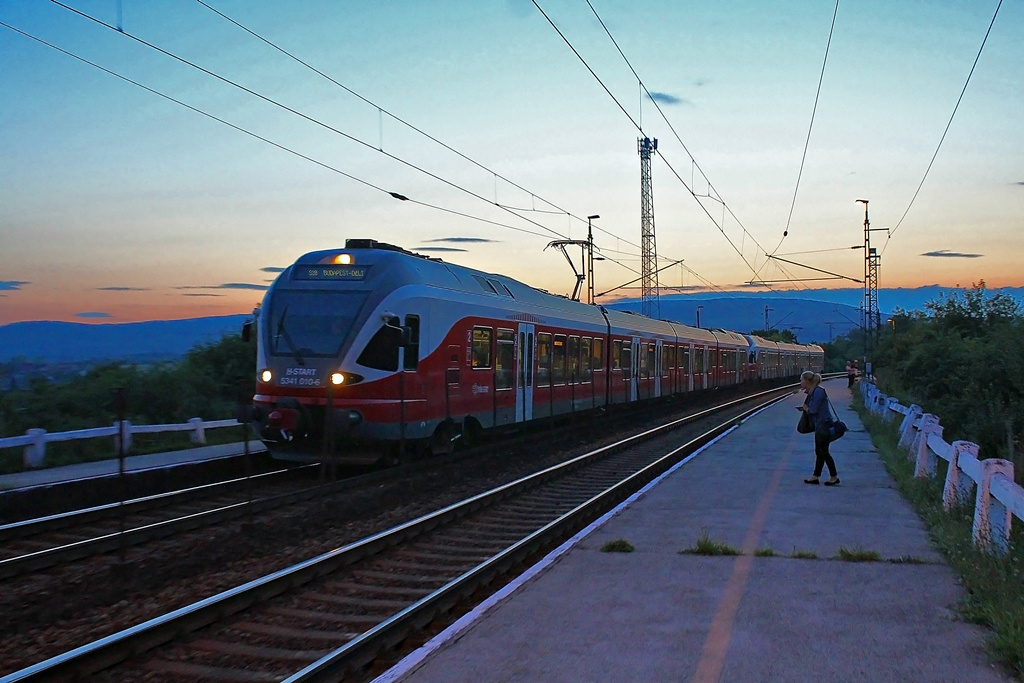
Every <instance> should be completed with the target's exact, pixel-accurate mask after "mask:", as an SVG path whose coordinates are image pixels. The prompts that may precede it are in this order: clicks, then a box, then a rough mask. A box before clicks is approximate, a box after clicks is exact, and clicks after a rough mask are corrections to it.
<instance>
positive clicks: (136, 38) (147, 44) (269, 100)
mask: <svg viewBox="0 0 1024 683" xmlns="http://www.w3.org/2000/svg"><path fill="white" fill-rule="evenodd" d="M50 1H51V2H52V3H53V4H56V5H58V6H59V7H62V8H64V9H66V10H68V11H70V12H72V13H74V14H77V15H79V16H81V17H83V18H85V19H88V20H90V21H92V22H94V23H96V24H99V25H100V26H103V27H105V28H107V29H110V30H112V31H116V32H117V33H120V34H121V35H124V36H126V37H128V38H130V39H132V40H134V41H135V42H138V43H139V44H141V45H144V46H145V47H148V48H150V49H152V50H155V51H156V52H159V53H161V54H163V55H165V56H167V57H170V58H172V59H174V60H176V61H178V62H181V63H183V64H185V65H187V66H189V67H191V68H193V69H196V70H198V71H200V72H202V73H205V74H207V75H209V76H211V77H213V78H216V79H217V80H220V81H222V82H224V83H226V84H228V85H231V86H232V87H235V88H237V89H239V90H241V91H243V92H245V93H247V94H250V95H252V96H254V97H257V98H259V99H261V100H263V101H265V102H267V103H269V104H272V105H274V106H276V107H279V108H281V109H283V110H285V111H287V112H289V113H291V114H294V115H296V116H299V117H300V118H302V119H304V120H307V121H309V122H311V123H314V124H316V125H318V126H321V127H323V128H325V129H327V130H329V131H331V132H334V133H336V134H338V135H341V136H342V137H345V138H346V139H349V140H351V141H352V142H355V143H357V144H360V145H362V146H364V147H366V148H367V149H370V150H372V151H376V152H378V153H380V154H383V155H384V156H386V157H388V158H390V159H392V160H394V161H397V162H399V163H401V164H403V165H405V166H407V167H409V168H412V169H414V170H416V171H419V172H420V173H423V174H425V175H427V176H429V177H431V178H434V179H435V180H438V181H440V182H442V183H444V184H446V185H449V186H450V187H453V188H455V189H458V190H460V191H462V192H464V193H466V194H469V195H471V196H472V197H474V198H476V199H478V200H480V201H483V202H486V203H487V204H490V205H492V206H496V207H497V208H500V209H502V210H504V211H506V212H508V213H510V214H512V215H514V216H516V217H517V218H520V219H521V220H524V221H526V222H528V223H531V224H533V225H535V226H537V227H539V228H541V229H543V230H545V231H547V232H549V233H551V234H553V235H555V236H556V237H560V238H562V239H566V236H565V235H563V234H562V233H560V232H558V231H556V230H553V229H552V228H549V227H548V226H546V225H544V224H542V223H539V222H537V221H534V220H532V219H530V218H527V217H526V216H522V215H520V214H519V213H517V212H516V211H515V210H513V209H512V208H510V207H508V206H505V205H502V204H499V203H497V202H492V201H491V200H489V199H487V198H486V197H484V196H482V195H480V194H479V193H476V192H474V191H472V190H470V189H468V188H465V187H463V186H461V185H458V184H457V183H454V182H452V181H449V180H447V179H445V178H443V177H441V176H439V175H437V174H435V173H432V172H431V171H428V170H426V169H424V168H422V167H420V166H417V165H416V164H413V163H411V162H409V161H407V160H405V159H402V158H401V157H399V156H397V155H394V154H392V153H390V152H387V151H384V150H383V149H381V148H379V147H374V146H373V145H372V144H370V143H368V142H366V141H364V140H361V139H359V138H357V137H355V136H353V135H351V134H349V133H346V132H345V131H342V130H339V129H337V128H334V127H333V126H330V125H329V124H326V123H324V122H322V121H319V120H318V119H315V118H313V117H311V116H308V115H306V114H303V113H302V112H300V111H298V110H295V109H293V108H291V107H289V106H287V105H285V104H282V103H280V102H277V101H276V100H274V99H272V98H270V97H267V96H266V95H263V94H261V93H259V92H257V91H255V90H253V89H251V88H248V87H246V86H244V85H241V84H240V83H236V82H235V81H232V80H231V79H229V78H226V77H224V76H221V75H220V74H217V73H215V72H213V71H211V70H209V69H206V68H205V67H202V66H200V65H198V64H195V63H194V62H191V61H189V60H187V59H185V58H183V57H180V56H178V55H176V54H174V53H172V52H170V51H168V50H165V49H163V48H161V47H159V46H158V45H155V44H153V43H150V42H148V41H146V40H144V39H142V38H140V37H139V36H136V35H134V34H132V33H129V32H127V31H124V30H121V29H118V28H117V27H114V26H111V25H110V24H107V23H106V22H104V21H102V20H100V19H98V18H96V17H93V16H91V15H89V14H87V13H84V12H82V11H80V10H77V9H75V8H73V7H70V6H68V5H66V4H64V3H62V2H60V0H50ZM201 4H203V5H204V6H206V7H209V8H210V9H211V11H214V12H216V10H214V9H213V8H212V7H210V6H209V5H206V3H201ZM216 13H217V14H220V15H221V16H223V17H224V18H225V19H227V20H228V21H232V23H235V24H236V25H238V26H239V28H243V29H244V30H246V31H248V32H250V33H252V34H253V35H256V34H255V33H254V32H252V31H249V29H246V28H245V27H244V26H242V25H241V24H238V23H237V22H234V21H233V20H231V19H230V18H228V17H227V16H226V15H223V13H220V12H216ZM257 37H259V36H257ZM261 40H263V41H264V42H266V43H268V44H271V43H270V41H267V40H265V39H262V38H261ZM275 47H276V46H275ZM282 52H284V51H283V50H282ZM289 56H291V55H289ZM295 59H296V60H297V61H300V62H301V60H298V58H295ZM301 63H303V64H305V62H301ZM309 68H313V67H309ZM313 70H314V71H316V72H317V73H319V74H321V75H324V76H325V77H326V78H328V79H329V80H331V81H332V82H335V83H337V84H338V85H339V86H340V87H342V88H344V89H345V90H347V91H349V92H351V93H352V94H353V95H355V96H356V97H360V99H363V101H365V102H367V103H369V104H371V106H374V107H377V108H378V109H379V110H380V111H381V112H384V109H383V108H381V107H378V106H377V105H375V104H373V103H372V102H370V101H369V100H367V99H365V98H362V96H360V95H359V94H358V93H355V92H354V91H352V90H350V89H349V88H347V87H346V86H344V85H342V84H340V83H338V82H337V81H334V79H330V77H329V76H326V75H325V74H322V72H320V71H319V70H316V69H315V68H314V69H313ZM388 115H389V116H392V117H393V118H395V120H399V119H398V117H395V116H394V115H392V114H391V113H390V112H388ZM402 123H404V124H405V125H409V127H410V128H413V129H414V130H416V131H417V132H420V133H421V134H423V135H425V136H427V137H428V138H429V139H431V140H434V141H435V142H437V143H438V144H440V145H442V146H444V147H445V148H447V149H450V150H452V151H453V152H454V153H456V154H459V155H460V156H462V157H463V158H465V159H466V160H468V161H470V162H472V163H474V164H476V165H478V166H479V167H480V168H483V169H484V170H486V171H487V172H488V173H492V174H494V175H495V177H501V178H502V179H503V180H505V181H506V182H509V183H510V184H512V185H513V186H515V187H518V188H520V189H522V190H523V191H524V192H527V193H529V194H531V195H532V196H535V197H537V198H539V199H541V201H543V202H545V203H547V204H549V205H551V206H556V205H555V204H553V203H550V202H548V201H547V200H545V199H543V198H542V197H540V196H539V195H537V194H535V193H532V192H530V191H529V190H526V189H525V188H522V187H521V186H519V185H517V184H516V183H514V182H513V181H510V180H508V179H507V178H505V177H504V176H500V175H499V174H497V173H496V172H494V171H491V170H490V169H488V168H486V167H484V166H482V165H480V164H479V163H477V162H475V161H473V160H472V159H470V158H469V157H466V156H465V155H462V154H461V153H459V152H458V151H457V150H455V149H454V148H452V147H450V146H448V145H446V144H445V143H443V142H441V141H440V140H437V139H436V138H433V137H432V136H430V135H428V134H426V133H423V132H422V131H420V130H419V129H417V128H415V127H413V126H411V124H408V123H406V122H405V121H404V120H403V121H402ZM271 144H274V143H271ZM389 194H391V195H392V196H393V197H395V198H396V199H402V200H409V199H408V198H407V197H404V196H403V195H400V194H397V193H393V192H389ZM409 201H412V200H409ZM414 203H419V204H422V205H423V206H429V207H431V208H436V209H438V210H441V211H445V212H448V213H452V214H455V215H461V216H466V217H472V218H475V219H476V220H481V221H482V222H485V223H490V224H492V225H496V226H501V227H510V226H507V225H506V224H504V223H499V222H497V221H490V220H487V219H481V218H479V217H473V216H471V215H470V214H464V213H461V212H458V211H454V210H452V209H447V208H444V207H439V206H435V205H430V204H427V203H425V202H421V201H416V202H414ZM556 208H560V207H557V206H556ZM559 213H561V210H560V211H559ZM565 214H566V215H569V216H570V217H571V218H576V219H577V220H581V221H582V220H583V219H581V218H579V217H578V216H575V215H574V214H571V213H569V212H567V211H566V212H565ZM593 227H594V228H595V229H597V230H599V231H601V232H603V233H605V234H608V235H609V236H612V237H616V238H617V239H621V238H619V237H618V236H617V235H615V234H614V233H611V232H609V231H608V230H606V229H603V228H601V227H600V226H593ZM519 230H520V231H521V232H524V233H527V234H533V235H537V236H541V237H543V235H539V234H538V233H535V232H533V231H529V230H525V229H519ZM622 241H624V242H626V243H627V244H633V243H631V242H629V241H628V240H622ZM633 246H637V247H638V248H639V245H635V244H634V245H633ZM607 260H608V261H610V262H611V263H615V264H616V265H619V266H621V267H624V268H626V269H627V270H632V271H633V272H636V271H635V270H633V269H632V268H630V267H628V266H626V265H625V264H622V263H620V262H618V261H616V260H615V259H611V258H609V259H607Z"/></svg>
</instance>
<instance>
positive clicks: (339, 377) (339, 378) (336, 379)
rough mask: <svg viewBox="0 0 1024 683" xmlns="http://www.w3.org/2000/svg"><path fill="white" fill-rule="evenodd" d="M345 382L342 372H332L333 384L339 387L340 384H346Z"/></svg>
mask: <svg viewBox="0 0 1024 683" xmlns="http://www.w3.org/2000/svg"><path fill="white" fill-rule="evenodd" d="M344 382H345V375H343V374H341V373H340V372H332V373H331V384H334V385H335V386H337V385H338V384H344Z"/></svg>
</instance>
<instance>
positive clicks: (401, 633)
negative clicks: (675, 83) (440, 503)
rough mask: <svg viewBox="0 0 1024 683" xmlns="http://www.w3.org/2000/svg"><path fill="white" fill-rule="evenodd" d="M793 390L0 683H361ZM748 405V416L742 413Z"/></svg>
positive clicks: (655, 432)
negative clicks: (402, 649) (93, 681)
mask: <svg viewBox="0 0 1024 683" xmlns="http://www.w3.org/2000/svg"><path fill="white" fill-rule="evenodd" d="M791 391H792V388H788V389H783V390H779V389H776V390H772V391H770V392H763V393H762V394H758V395H755V397H747V398H743V399H739V400H736V401H732V402H729V403H726V404H723V405H721V406H717V407H715V408H712V409H709V410H705V411H702V412H699V413H697V414H694V415H691V416H688V417H685V418H681V419H677V420H674V421H671V422H669V423H667V424H664V425H661V426H659V427H657V428H654V429H649V430H646V431H645V432H643V433H641V434H637V435H634V436H631V437H629V438H627V439H623V440H621V441H618V442H615V443H613V444H610V445H607V446H604V447H601V448H598V449H596V450H593V451H590V452H588V453H585V454H583V455H580V456H577V457H575V458H572V459H570V460H568V461H566V462H564V463H562V464H560V465H556V466H553V467H549V468H547V469H545V470H543V471H541V472H537V473H535V474H532V475H529V476H526V477H522V478H520V479H518V480H516V481H513V482H511V483H508V484H505V485H502V486H499V487H497V488H494V489H492V490H490V491H487V492H485V493H481V494H479V495H475V496H472V497H470V498H468V499H466V500H463V501H461V502H459V503H456V504H454V505H450V506H447V507H445V508H443V509H441V510H438V511H436V512H433V513H431V514H428V515H425V516H422V517H420V518H418V519H415V520H413V521H410V522H407V523H405V524H402V525H399V526H397V527H395V528H393V529H391V530H389V531H386V532H382V533H379V534H375V535H373V536H370V537H368V538H365V539H363V540H361V541H358V542H356V543H352V544H349V545H347V546H344V547H342V548H339V549H337V550H334V551H331V552H328V553H325V554H323V555H321V556H319V557H315V558H312V559H310V560H307V561H305V562H301V563H299V564H297V565H294V566H292V567H289V568H287V569H285V570H282V571H279V572H275V573H273V574H271V575H268V576H264V577H262V578H260V579H257V580H255V581H251V582H249V583H247V584H245V585H242V586H238V587H237V588H234V589H231V590H228V591H225V592H223V593H220V594H218V595H216V596H213V597H210V598H208V599H206V600H202V601H200V602H197V603H195V604H192V605H189V606H187V607H183V608H181V609H178V610H175V611H174V612H171V613H169V614H166V615H164V616H161V617H158V618H156V619H151V620H149V621H147V622H145V623H142V624H139V625H138V626H135V627H132V628H129V629H126V630H125V631H122V632H120V633H117V634H114V635H112V636H109V637H107V638H104V639H102V640H99V641H97V642H94V643H91V644H89V645H85V646H83V647H79V648H77V649H75V650H73V651H70V652H68V653H65V654H63V655H60V656H58V657H54V658H51V659H50V660H47V661H44V662H41V663H39V664H37V665H35V666H31V667H28V668H26V669H23V670H21V671H18V672H15V673H13V674H10V675H8V676H6V677H4V678H3V679H0V682H2V683H9V682H10V683H13V682H14V681H27V680H44V679H45V680H61V679H70V678H73V677H76V676H77V677H84V676H86V675H89V674H90V673H93V672H97V671H99V670H103V669H106V670H105V671H104V672H103V676H104V678H105V679H107V680H136V679H140V678H142V677H146V678H147V680H181V679H182V678H205V679H210V680H252V681H271V680H272V681H278V680H289V681H312V680H338V679H339V678H353V677H354V678H359V677H361V676H363V675H364V671H365V667H366V666H368V665H369V664H370V663H371V662H373V660H374V659H376V658H378V657H380V656H382V654H384V655H386V653H388V652H389V651H391V649H392V648H394V647H396V646H397V645H399V644H400V643H402V642H403V641H405V640H406V639H408V638H409V636H410V635H413V634H415V633H417V632H418V631H420V630H421V629H423V628H425V627H426V626H427V625H428V624H430V623H431V622H433V621H435V619H437V618H438V617H439V616H443V615H445V614H448V613H450V612H451V611H452V610H458V609H459V605H460V603H462V602H464V601H465V600H466V599H467V597H468V596H470V595H472V594H473V593H474V592H476V591H478V590H480V589H481V587H485V586H488V585H489V584H492V583H493V582H494V581H495V579H496V578H497V577H501V576H504V575H506V574H508V573H509V572H510V571H512V570H514V569H515V568H516V567H518V566H521V565H523V564H524V563H528V562H530V561H531V560H532V559H533V558H535V557H537V556H538V555H539V554H540V553H543V552H545V551H546V550H547V549H549V548H551V547H553V546H554V545H556V544H557V543H559V542H561V540H563V539H564V538H566V537H568V536H570V535H571V534H573V533H575V532H576V531H577V530H578V529H580V528H582V527H583V526H585V525H586V524H587V523H589V522H590V521H591V520H593V519H594V518H596V517H597V516H599V515H600V514H603V513H604V512H605V511H607V510H608V509H610V508H611V507H613V506H614V505H615V504H617V503H618V502H620V501H621V500H623V499H625V498H626V497H628V496H629V495H631V494H632V493H633V492H635V491H636V490H638V489H639V488H640V487H642V486H643V485H644V484H645V483H646V482H647V481H649V480H651V479H653V478H654V477H655V476H657V475H658V474H660V473H661V472H663V471H664V470H666V469H667V468H668V467H670V466H671V465H672V464H674V463H675V462H676V461H678V460H679V459H680V458H682V457H685V455H686V454H687V453H688V452H690V451H692V450H693V449H695V448H697V447H699V446H700V445H702V444H704V443H706V442H707V441H709V440H710V439H712V438H714V437H715V436H717V435H718V434H720V433H722V432H724V431H725V430H727V429H728V428H729V427H730V426H731V425H733V424H735V423H736V422H737V421H738V420H739V419H742V418H743V417H745V416H746V415H748V414H750V413H752V412H754V411H756V410H758V409H760V408H761V407H763V405H765V404H767V403H771V402H773V401H775V400H778V399H779V397H780V395H781V396H785V395H786V394H788V393H790V392H791ZM755 399H757V400H756V401H755ZM752 401H754V402H756V403H757V405H755V406H754V407H752V408H751V407H749V405H748V404H749V403H751V402H752ZM723 412H724V413H726V414H727V415H728V417H727V419H725V420H724V421H723V422H721V423H720V424H717V425H716V426H714V427H713V428H712V429H710V430H707V431H705V432H704V433H702V434H700V435H698V436H696V437H694V438H690V439H688V440H687V441H686V443H684V444H682V445H680V443H679V442H680V437H679V435H678V430H679V429H680V428H682V427H685V426H688V425H693V424H695V423H697V422H699V421H702V420H707V419H709V418H710V417H711V416H713V415H721V414H722V413H723ZM186 634H187V635H186ZM164 643H170V644H169V645H163V644H164ZM339 644H340V645H339ZM161 645H163V647H159V649H157V650H156V651H155V652H151V653H148V654H147V655H145V656H143V657H141V658H139V657H135V655H137V654H138V653H140V652H145V651H147V650H151V649H152V648H156V647H158V646H161ZM115 665H116V666H115ZM110 667H115V668H110Z"/></svg>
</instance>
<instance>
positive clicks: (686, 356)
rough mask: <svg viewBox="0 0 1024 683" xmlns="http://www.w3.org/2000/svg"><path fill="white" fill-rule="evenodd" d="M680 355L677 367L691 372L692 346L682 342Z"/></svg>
mask: <svg viewBox="0 0 1024 683" xmlns="http://www.w3.org/2000/svg"><path fill="white" fill-rule="evenodd" d="M678 356H679V357H678V359H677V360H676V365H677V367H678V368H679V369H680V370H681V371H682V372H684V373H686V374H690V347H689V346H683V345H681V344H680V346H679V353H678Z"/></svg>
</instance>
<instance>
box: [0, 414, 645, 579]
mask: <svg viewBox="0 0 1024 683" xmlns="http://www.w3.org/2000/svg"><path fill="white" fill-rule="evenodd" d="M652 410H653V409H652ZM627 417H628V419H636V417H637V416H636V415H633V414H631V415H629V416H616V417H614V418H612V421H615V420H622V419H625V418H627ZM570 420H571V418H570ZM544 431H545V430H543V428H542V429H541V430H540V433H537V432H530V433H526V434H524V435H522V436H519V437H517V438H514V439H511V440H509V439H506V442H505V445H506V446H508V445H518V444H524V443H525V444H530V443H537V444H540V443H545V442H546V441H548V437H547V436H545V434H544ZM487 451H488V446H486V445H484V446H480V447H474V448H470V449H466V450H462V451H458V452H456V453H454V454H451V455H448V456H442V457H438V458H433V459H431V460H429V461H425V462H419V463H411V464H406V465H405V466H403V467H398V468H392V469H390V470H385V471H375V472H370V473H368V474H362V475H358V476H350V477H346V478H344V479H342V480H340V481H332V482H329V483H326V484H323V483H321V484H319V485H317V484H316V483H312V484H311V483H310V481H309V478H306V479H302V478H301V477H302V475H303V473H306V474H309V472H310V471H314V470H315V469H316V468H318V467H319V465H307V466H303V467H298V468H292V469H286V470H276V471H272V472H266V473H263V474H259V475H254V476H252V477H249V478H234V479H231V480H228V481H223V482H217V483H212V484H206V485H202V486H195V487H189V488H186V489H182V490H178V491H170V492H165V493H161V494H157V495H151V496H145V497H140V498H136V499H132V500H128V501H125V502H124V503H109V504H106V505H99V506H94V507H90V508H87V509H82V510H75V511H70V512H65V513H60V514H54V515H48V516H46V517H41V518H37V519H30V520H25V521H20V522H13V523H9V524H3V525H0V581H3V580H6V579H11V578H14V577H17V576H19V575H22V574H26V573H29V572H34V571H39V570H43V569H48V568H51V567H57V566H61V565H66V564H69V563H72V562H75V561H78V560H83V559H87V558H90V557H94V556H96V555H101V554H105V553H113V552H124V551H125V550H126V549H128V548H131V547H134V546H138V545H141V544H145V543H150V542H153V541H159V540H161V539H167V538H171V537H174V536H176V535H178V534H182V533H186V532H190V531H194V530H196V529H201V528H203V527H209V526H214V525H219V524H225V523H228V522H231V521H233V520H238V519H242V518H245V517H246V516H250V517H253V518H255V516H256V515H258V514H261V513H264V512H267V511H269V510H274V509H278V508H283V507H287V506H289V505H296V504H300V503H303V502H306V501H309V500H313V499H316V498H326V497H330V496H334V495H337V494H341V493H344V492H346V491H351V490H353V489H357V488H359V487H363V486H368V485H373V484H379V483H384V482H387V481H391V480H395V479H400V478H402V477H408V476H411V475H413V474H415V473H416V472H417V471H421V470H424V469H429V468H431V467H437V466H439V465H442V464H445V463H451V462H458V461H459V460H463V459H473V458H479V457H482V456H483V455H484V453H486V452H487Z"/></svg>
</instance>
